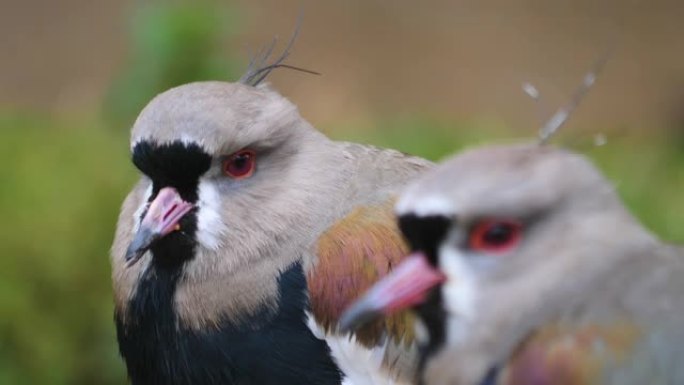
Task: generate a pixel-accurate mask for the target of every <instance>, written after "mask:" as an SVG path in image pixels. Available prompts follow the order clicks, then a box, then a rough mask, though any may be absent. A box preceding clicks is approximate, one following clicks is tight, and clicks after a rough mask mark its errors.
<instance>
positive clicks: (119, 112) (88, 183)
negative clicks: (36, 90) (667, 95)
mask: <svg viewBox="0 0 684 385" xmlns="http://www.w3.org/2000/svg"><path fill="white" fill-rule="evenodd" d="M161 4H162V3H153V4H145V5H143V6H142V8H141V9H139V10H138V12H136V13H135V17H134V18H133V22H132V24H131V30H132V38H133V41H132V45H133V47H134V48H133V50H132V53H131V61H130V66H129V67H128V69H127V70H126V71H125V72H124V73H123V74H122V75H121V78H120V79H119V80H117V81H116V82H115V83H114V86H113V88H112V92H111V94H110V96H109V98H108V101H107V107H106V109H105V115H106V119H103V120H89V119H86V118H84V119H83V120H82V121H79V120H78V119H75V120H74V119H72V120H66V119H54V118H51V117H48V116H40V115H39V114H35V113H31V114H27V113H17V112H11V111H4V112H3V111H0V154H1V155H2V157H3V159H4V160H5V162H4V164H5V167H2V168H0V181H2V188H1V189H0V212H2V214H3V219H4V221H3V226H2V231H0V237H1V238H0V255H2V257H3V258H0V333H1V339H0V384H70V385H73V384H75V385H80V384H83V385H85V384H123V383H125V369H124V366H123V364H122V362H121V360H120V359H119V357H118V351H117V346H116V340H115V333H114V326H113V322H112V300H111V284H110V271H109V261H108V258H107V256H108V249H109V245H110V243H111V240H112V236H113V231H114V225H115V222H116V218H117V213H118V209H119V205H120V203H121V201H122V199H123V197H124V195H125V194H126V192H127V190H128V189H129V188H130V186H131V185H132V184H133V183H134V180H135V178H136V172H135V170H134V168H133V167H132V166H131V165H130V162H129V154H128V142H127V132H125V130H123V129H122V130H108V129H106V127H107V126H109V125H110V123H111V122H112V121H115V122H125V123H120V124H119V125H118V126H120V127H122V128H123V127H128V126H129V124H128V122H130V120H131V119H132V118H133V117H134V116H135V114H136V113H137V112H138V111H139V110H140V109H141V108H142V106H143V105H144V104H145V103H146V102H147V101H148V100H149V99H150V98H151V97H152V96H154V95H155V94H156V93H158V92H160V91H162V90H164V89H166V88H168V87H171V86H174V85H177V84H181V83H184V82H189V81H192V80H199V79H209V78H214V79H234V78H235V73H236V68H238V67H239V66H238V65H237V64H236V62H235V61H234V60H230V59H229V58H227V57H226V56H220V55H218V54H219V53H218V52H217V51H216V47H217V44H216V42H218V41H220V40H221V39H225V38H227V37H228V36H229V35H230V33H232V32H233V30H234V29H233V28H228V27H227V25H228V24H230V21H232V20H235V16H234V13H232V11H228V10H227V9H225V8H223V7H219V8H217V6H215V5H212V4H211V3H202V5H200V6H193V7H189V6H188V5H184V4H179V3H163V5H161ZM186 4H187V3H186ZM227 20H228V21H227ZM84 116H90V114H85V113H84ZM105 122H110V123H105ZM329 131H330V130H329ZM332 132H335V135H334V136H335V137H336V138H337V139H344V140H355V141H361V142H367V143H373V144H376V145H381V146H387V147H394V148H397V149H400V150H403V151H405V152H410V153H413V154H417V155H421V156H425V157H428V158H430V159H434V160H437V159H440V158H442V157H444V156H446V155H447V154H450V153H453V152H454V151H456V150H458V149H461V148H463V147H464V146H467V145H472V144H475V143H483V142H484V141H491V140H492V139H497V138H498V139H499V140H501V139H505V138H513V137H514V136H515V135H513V133H512V132H511V131H510V130H507V129H505V128H502V127H496V124H491V123H488V122H460V123H459V122H453V121H443V120H434V119H431V118H425V117H412V118H402V119H399V120H386V121H382V122H378V123H377V124H376V125H374V127H361V128H359V127H357V128H355V129H350V128H349V127H336V128H335V129H334V130H332ZM566 136H567V135H566ZM569 136H572V135H569ZM576 137H582V136H581V135H580V134H578V135H576ZM587 137H588V138H590V139H591V136H590V135H587ZM556 142H557V143H571V141H569V140H568V139H567V138H559V139H558V140H557V141H556ZM587 142H588V143H583V142H582V140H580V141H579V142H578V141H575V143H574V144H572V146H573V147H576V148H578V149H579V150H580V151H582V152H584V153H587V154H588V155H590V156H591V157H592V158H594V159H595V160H596V162H597V163H598V164H599V165H600V167H601V168H602V169H603V170H604V171H605V172H606V173H607V175H608V176H609V177H611V178H612V179H613V180H614V181H615V182H616V185H617V187H618V190H619V192H620V193H621V195H622V196H623V197H624V198H625V201H626V202H627V204H628V205H629V206H630V207H631V208H632V209H633V210H634V212H635V213H636V214H637V215H638V216H639V217H640V218H641V219H642V220H643V222H644V223H645V225H646V226H648V227H649V228H650V229H652V230H653V231H655V232H656V233H657V234H659V235H660V236H662V237H663V238H665V239H667V240H671V241H683V240H684V227H682V226H680V224H681V218H683V217H684V203H682V199H681V198H680V194H681V193H680V192H681V191H684V174H683V173H684V153H682V151H681V149H680V148H679V147H678V146H677V145H676V144H675V142H673V141H669V140H668V138H665V137H655V136H648V135H645V136H638V135H636V134H635V135H632V134H630V135H623V136H620V137H617V138H615V139H612V138H611V137H610V136H609V137H608V143H607V144H606V145H604V146H600V147H596V146H593V145H592V144H591V143H589V142H591V140H588V141H587Z"/></svg>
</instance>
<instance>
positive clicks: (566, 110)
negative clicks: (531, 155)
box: [522, 47, 613, 145]
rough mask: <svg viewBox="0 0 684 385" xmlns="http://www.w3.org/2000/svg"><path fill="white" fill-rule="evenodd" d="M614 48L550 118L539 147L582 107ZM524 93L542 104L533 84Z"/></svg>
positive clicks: (528, 84) (605, 54)
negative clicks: (581, 104)
mask: <svg viewBox="0 0 684 385" xmlns="http://www.w3.org/2000/svg"><path fill="white" fill-rule="evenodd" d="M612 52H613V48H612V47H610V48H608V49H606V50H605V52H604V53H603V54H602V55H601V56H600V57H599V58H598V59H597V60H596V61H595V62H594V64H593V66H592V67H591V69H590V70H589V72H587V73H586V74H585V75H584V77H583V78H582V83H580V85H579V86H578V87H577V89H575V92H574V93H573V94H572V97H571V98H570V101H569V102H568V103H566V104H565V105H562V106H561V107H559V108H558V109H557V110H556V112H554V114H553V115H551V117H550V118H548V119H547V120H546V121H545V122H544V123H543V124H542V126H541V128H540V129H539V134H538V140H539V142H538V143H539V145H544V144H546V143H548V141H549V140H550V139H551V138H552V137H553V136H554V135H555V134H556V133H557V132H558V130H559V129H560V128H561V127H562V126H563V125H564V124H565V123H566V122H567V121H568V119H569V118H570V116H571V115H572V113H573V112H574V111H575V110H576V109H577V107H578V106H579V105H580V103H581V102H582V100H584V97H585V96H587V94H588V93H589V91H590V90H591V88H592V86H593V85H594V84H595V83H596V79H597V78H598V76H599V75H600V74H601V72H603V69H604V68H605V66H606V63H607V62H608V59H609V58H610V56H611V54H612ZM522 88H523V91H524V92H525V93H526V94H527V95H528V96H529V97H531V98H532V99H534V101H535V102H536V103H541V95H540V93H539V91H538V89H537V88H536V87H535V86H534V85H532V84H531V83H524V84H523V86H522Z"/></svg>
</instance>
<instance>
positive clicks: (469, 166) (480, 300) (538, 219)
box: [341, 145, 684, 385]
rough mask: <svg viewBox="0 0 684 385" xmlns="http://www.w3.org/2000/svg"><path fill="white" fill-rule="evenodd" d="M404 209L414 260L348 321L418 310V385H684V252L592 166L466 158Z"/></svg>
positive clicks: (540, 158) (474, 153)
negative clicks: (643, 220)
mask: <svg viewBox="0 0 684 385" xmlns="http://www.w3.org/2000/svg"><path fill="white" fill-rule="evenodd" d="M395 211H396V213H397V215H398V218H399V219H398V221H399V226H400V228H401V230H402V232H403V234H404V235H405V236H406V238H407V239H408V241H409V243H410V244H411V248H412V249H413V253H412V254H411V256H410V257H407V259H405V261H404V262H402V264H401V265H400V266H398V267H397V268H396V269H395V270H394V271H393V272H392V273H391V274H389V275H388V276H386V277H385V278H384V279H383V280H381V281H380V282H378V283H377V284H376V285H375V286H374V287H373V288H372V289H370V290H369V291H368V293H367V294H365V295H364V296H363V297H362V298H361V299H359V301H358V302H356V303H355V304H354V305H352V307H351V308H350V309H349V310H348V311H347V312H346V313H345V315H344V316H343V320H342V321H341V323H342V324H343V325H342V328H345V329H346V328H351V327H354V326H356V325H358V324H360V323H362V322H364V321H366V320H368V319H370V318H372V317H374V316H377V315H379V314H383V313H385V314H391V313H392V312H394V311H396V310H398V309H402V308H405V307H409V306H410V307H413V308H414V310H416V312H417V314H418V316H419V320H420V321H417V322H416V325H417V329H418V331H420V333H418V335H419V336H421V339H420V340H421V345H422V349H421V351H422V364H421V369H420V370H421V372H422V374H421V375H420V377H421V379H422V383H424V384H427V385H434V384H439V385H441V384H454V385H494V384H507V385H524V384H529V385H551V384H555V385H558V384H562V385H579V384H611V385H618V384H619V385H632V384H633V385H637V384H657V385H665V384H671V385H672V384H684V365H682V363H684V253H682V250H681V249H678V248H676V247H674V246H671V245H667V244H664V243H663V242H661V241H659V240H658V239H657V238H655V237H654V236H653V235H652V234H650V233H649V232H648V231H646V230H645V229H644V228H643V227H642V226H641V225H640V224H639V223H638V222H637V220H635V218H634V217H633V216H632V215H630V213H629V212H628V211H627V210H626V209H625V207H624V206H623V204H622V203H621V201H620V199H619V198H618V196H617V195H616V193H615V190H614V188H613V186H612V185H611V184H610V183H609V182H608V181H607V180H606V179H605V178H604V177H603V176H602V175H601V174H600V172H599V171H597V170H596V168H595V167H594V166H593V165H592V164H591V163H590V162H589V161H588V160H587V159H586V158H585V157H583V156H580V155H578V154H575V153H572V152H569V151H566V150H562V149H557V148H553V147H548V146H537V145H503V146H490V147H484V148H479V149H475V150H470V151H467V152H465V153H462V154H461V155H458V156H456V157H454V158H452V159H450V160H448V161H446V162H444V163H443V164H440V165H439V166H437V167H435V168H434V169H432V170H431V171H429V172H427V173H426V174H424V175H422V176H421V177H418V178H417V179H416V180H415V181H414V182H412V183H411V184H410V185H409V187H408V188H407V190H406V191H405V192H404V193H403V194H402V195H401V196H400V198H399V200H398V202H397V205H396V208H395Z"/></svg>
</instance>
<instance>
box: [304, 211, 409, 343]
mask: <svg viewBox="0 0 684 385" xmlns="http://www.w3.org/2000/svg"><path fill="white" fill-rule="evenodd" d="M392 203H393V202H386V203H385V204H383V205H380V206H362V207H359V208H357V209H355V210H354V211H352V212H351V213H350V214H349V215H347V216H346V217H345V218H343V219H342V220H340V221H339V222H337V223H336V224H335V225H333V226H332V227H331V228H330V229H328V230H327V231H326V232H325V233H324V234H323V235H322V236H321V238H320V240H319V242H318V245H317V254H318V263H317V264H316V266H315V267H314V268H313V269H311V270H310V272H309V274H308V277H307V281H308V286H309V294H310V299H311V307H312V311H313V315H314V318H315V319H316V321H317V322H318V323H319V324H320V325H322V326H323V327H324V328H325V330H326V332H330V331H332V330H334V329H335V327H336V325H337V321H338V320H339V317H340V315H341V313H342V312H343V311H344V310H345V309H346V307H347V306H348V305H349V304H350V303H351V302H352V301H354V300H355V299H356V298H358V297H359V296H360V295H361V294H363V293H364V292H365V291H366V290H367V289H368V288H370V287H371V286H372V285H373V284H374V283H375V282H376V281H378V280H379V279H380V278H382V277H383V276H385V275H386V274H387V273H388V272H390V271H391V270H392V269H393V268H394V266H396V265H397V264H399V262H401V260H402V259H403V257H404V256H405V255H407V253H408V248H407V245H406V243H405V242H404V240H403V238H402V236H401V234H400V232H399V229H398V228H397V225H396V223H395V219H394V215H393V212H392ZM385 335H387V336H389V337H391V338H392V339H393V340H394V342H395V343H397V344H399V343H402V342H403V343H404V344H407V345H408V344H411V343H412V342H413V338H414V335H413V316H412V315H411V314H410V313H407V312H402V313H398V314H396V315H393V316H391V317H386V318H384V319H381V320H377V321H375V322H371V323H369V324H367V325H366V326H365V327H363V328H361V329H359V330H357V332H356V337H357V339H358V341H359V342H360V343H361V344H363V345H364V346H367V347H372V346H375V345H378V344H380V343H381V342H382V341H383V337H384V336H385Z"/></svg>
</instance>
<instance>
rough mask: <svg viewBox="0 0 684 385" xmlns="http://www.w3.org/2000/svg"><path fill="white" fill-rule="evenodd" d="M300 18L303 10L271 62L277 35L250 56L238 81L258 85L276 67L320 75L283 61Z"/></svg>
mask: <svg viewBox="0 0 684 385" xmlns="http://www.w3.org/2000/svg"><path fill="white" fill-rule="evenodd" d="M302 19H303V12H300V13H299V16H297V23H296V24H295V29H294V32H293V33H292V36H291V37H290V40H289V41H288V42H287V45H286V46H285V49H284V50H283V52H282V53H281V54H280V55H279V56H278V57H277V58H275V59H274V60H273V61H272V62H270V61H271V56H272V55H273V51H274V49H275V46H276V44H277V43H278V37H277V36H276V37H274V38H273V40H271V43H270V44H269V45H267V46H265V47H264V48H262V49H261V50H260V51H259V52H257V54H256V55H254V56H252V57H251V58H250V61H249V65H248V66H247V71H246V72H245V74H244V75H242V77H241V78H240V80H239V82H240V83H242V84H247V85H250V86H253V87H256V86H257V85H259V83H261V82H262V81H263V80H264V79H266V77H267V76H268V75H269V74H270V73H271V71H273V70H274V69H276V68H288V69H291V70H295V71H299V72H305V73H308V74H312V75H320V73H318V72H315V71H311V70H308V69H305V68H300V67H295V66H293V65H289V64H285V63H284V62H285V59H287V58H288V56H290V52H291V50H292V47H293V46H294V42H295V41H296V40H297V36H299V31H300V29H301V27H302ZM269 62H270V63H269Z"/></svg>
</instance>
